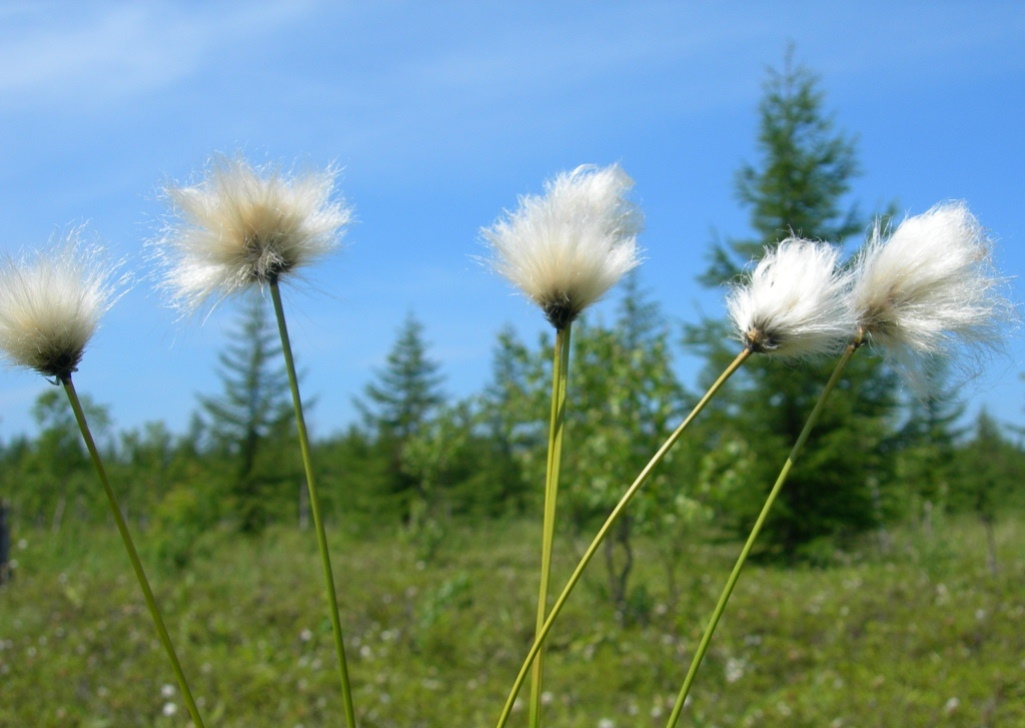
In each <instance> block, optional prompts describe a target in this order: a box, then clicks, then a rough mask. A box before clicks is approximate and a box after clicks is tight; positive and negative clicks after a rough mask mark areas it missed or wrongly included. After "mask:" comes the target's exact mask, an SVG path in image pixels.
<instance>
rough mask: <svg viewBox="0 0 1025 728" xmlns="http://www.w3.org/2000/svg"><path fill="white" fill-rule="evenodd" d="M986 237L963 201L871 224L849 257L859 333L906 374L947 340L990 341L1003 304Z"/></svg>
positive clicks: (996, 334)
mask: <svg viewBox="0 0 1025 728" xmlns="http://www.w3.org/2000/svg"><path fill="white" fill-rule="evenodd" d="M991 247H992V246H991V243H990V241H989V239H988V238H987V236H986V233H985V231H984V230H983V229H982V226H981V225H980V224H979V222H978V220H976V219H975V217H974V216H973V215H972V214H971V212H969V210H968V207H967V206H966V205H965V204H964V203H963V202H950V203H944V204H940V205H937V206H936V207H933V208H932V209H931V210H929V211H928V212H926V213H924V214H922V215H917V216H915V217H910V218H908V219H906V220H904V222H902V223H901V224H900V225H899V226H898V227H897V229H896V230H895V231H894V232H893V234H892V235H891V236H890V237H889V239H887V240H885V241H884V240H883V239H882V232H881V231H880V229H879V227H878V226H877V227H876V229H875V231H874V232H873V234H872V237H871V239H870V240H869V242H868V243H867V245H866V246H865V249H864V250H863V251H862V252H861V253H860V255H859V256H858V259H857V262H856V268H857V271H856V275H857V279H856V282H855V284H854V288H853V291H852V299H853V307H854V311H855V314H856V316H857V317H858V326H859V327H860V329H861V331H862V334H863V336H864V337H865V338H866V339H867V340H868V341H869V342H871V343H872V344H874V345H876V346H878V347H880V348H881V349H882V350H883V351H884V352H886V353H887V354H888V355H890V356H892V357H893V358H894V359H895V360H896V361H897V362H898V363H899V364H902V365H904V367H905V368H906V370H907V371H908V373H909V374H911V376H912V379H913V380H914V379H915V378H916V377H917V374H916V370H917V369H919V368H920V366H921V363H924V362H927V361H928V360H929V359H930V358H934V357H936V356H938V355H945V354H949V353H950V350H951V347H954V346H967V347H969V348H972V347H977V346H980V345H993V344H995V343H996V342H997V341H999V338H1000V331H999V328H1000V324H1001V323H1002V322H1003V321H1005V320H1006V319H1007V318H1008V317H1009V316H1010V314H1011V310H1012V309H1011V306H1010V304H1009V303H1008V301H1007V300H1006V299H1005V298H1004V297H1003V296H1001V295H1000V292H999V289H1000V288H1001V281H1000V279H999V278H997V277H996V276H995V275H994V273H993V270H992V263H991Z"/></svg>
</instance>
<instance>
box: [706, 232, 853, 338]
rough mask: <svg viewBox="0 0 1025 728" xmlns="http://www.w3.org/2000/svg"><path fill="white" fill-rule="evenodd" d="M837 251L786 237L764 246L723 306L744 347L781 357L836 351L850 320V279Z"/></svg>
mask: <svg viewBox="0 0 1025 728" xmlns="http://www.w3.org/2000/svg"><path fill="white" fill-rule="evenodd" d="M839 255H840V253H839V251H838V250H837V249H836V248H835V247H834V246H832V245H828V244H826V243H815V242H811V241H808V240H801V239H800V238H788V239H786V240H784V241H783V242H781V243H779V245H777V246H776V248H775V249H771V250H767V251H766V253H765V256H764V257H763V258H762V259H761V261H759V263H758V265H757V266H756V267H755V269H754V271H753V272H752V273H751V275H750V276H749V278H748V279H747V280H746V281H744V282H743V283H741V284H738V285H736V286H734V288H733V289H732V290H731V291H730V293H729V295H728V297H727V299H726V305H727V309H728V310H729V314H730V318H731V319H732V320H733V325H734V326H735V327H736V330H737V332H738V334H739V336H740V340H741V341H742V342H743V343H744V346H746V347H747V348H748V349H750V350H751V351H753V352H757V353H763V354H773V355H777V356H781V357H786V358H800V357H806V356H815V355H819V354H829V353H835V352H836V351H838V350H839V349H841V348H843V347H844V346H845V345H846V344H847V343H849V342H850V341H851V339H852V338H853V335H854V331H855V319H854V315H853V313H852V311H851V308H850V304H849V298H848V295H847V294H848V289H849V281H850V278H849V276H848V275H847V274H844V273H842V272H840V271H838V270H837V261H838V259H839Z"/></svg>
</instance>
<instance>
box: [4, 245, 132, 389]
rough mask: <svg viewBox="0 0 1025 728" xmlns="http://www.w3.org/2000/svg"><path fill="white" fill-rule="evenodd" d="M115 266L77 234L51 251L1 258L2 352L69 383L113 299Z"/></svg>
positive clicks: (115, 286)
mask: <svg viewBox="0 0 1025 728" xmlns="http://www.w3.org/2000/svg"><path fill="white" fill-rule="evenodd" d="M116 268H117V266H112V265H111V264H110V263H109V261H107V260H106V258H105V257H104V255H103V253H102V251H101V250H100V248H98V247H95V246H88V245H84V244H82V243H80V242H79V240H78V231H74V232H71V233H69V234H68V235H67V236H66V237H65V238H64V239H63V240H61V241H59V242H58V243H56V244H55V245H53V246H51V248H50V249H48V250H44V251H37V252H35V253H34V254H29V255H26V256H23V257H22V258H21V259H20V260H16V259H14V258H12V257H9V256H6V257H3V258H0V353H2V354H3V356H4V357H5V358H6V359H7V360H8V361H9V362H10V363H11V364H15V365H17V366H23V367H28V368H29V369H35V370H36V371H38V372H40V373H41V374H44V375H46V376H48V377H56V378H58V379H66V378H67V377H70V376H71V373H72V372H74V371H75V370H76V369H77V368H78V364H79V362H80V361H81V359H82V354H83V352H84V351H85V347H86V344H88V343H89V339H90V338H92V335H93V333H94V332H95V331H96V327H97V325H98V324H99V321H100V317H101V316H102V315H103V314H104V313H105V312H106V311H107V309H109V308H110V306H111V305H112V304H113V302H114V300H115V297H116V296H115V289H116V288H117V283H116V282H115V281H113V279H112V275H113V273H114V271H115V270H116Z"/></svg>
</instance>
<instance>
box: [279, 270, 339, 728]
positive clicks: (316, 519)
mask: <svg viewBox="0 0 1025 728" xmlns="http://www.w3.org/2000/svg"><path fill="white" fill-rule="evenodd" d="M270 293H271V299H272V300H273V301H274V315H275V316H276V317H277V320H278V332H279V333H280V334H281V352H282V353H283V354H284V356H285V368H286V369H287V370H288V386H289V388H290V389H291V390H292V404H293V405H294V407H295V425H296V429H297V430H298V433H299V449H300V450H301V451H302V458H303V467H304V468H305V470H306V486H307V488H308V489H309V492H310V512H311V513H312V514H313V526H314V528H315V530H316V531H317V545H318V546H319V547H320V562H321V565H322V566H323V570H324V583H325V587H326V589H327V602H328V612H329V614H330V617H331V630H332V632H333V633H334V639H335V652H336V653H337V655H338V674H339V677H340V679H341V683H342V701H343V702H344V704H345V720H346V723H347V725H348V726H349V728H355V726H356V711H355V708H354V707H353V702H352V688H351V687H350V685H349V668H348V664H347V663H346V661H345V642H344V639H343V637H342V623H341V619H340V617H339V616H338V596H337V594H336V592H335V580H334V574H333V573H332V571H331V554H330V552H329V551H328V547H327V535H326V534H325V532H324V521H323V520H322V519H321V516H320V497H319V496H318V495H317V482H316V479H315V478H314V474H313V461H312V460H311V459H310V439H309V436H308V435H307V434H306V420H305V419H304V418H303V406H302V399H301V398H300V397H299V379H298V377H297V376H296V373H295V361H294V360H293V358H292V346H291V344H290V343H289V339H288V327H287V326H286V325H285V310H284V307H283V306H282V305H281V290H280V288H279V287H278V282H277V280H276V279H275V280H272V281H271V282H270Z"/></svg>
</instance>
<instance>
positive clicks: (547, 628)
mask: <svg viewBox="0 0 1025 728" xmlns="http://www.w3.org/2000/svg"><path fill="white" fill-rule="evenodd" d="M750 355H751V351H750V350H749V349H744V350H743V351H741V352H740V353H739V354H738V355H737V358H736V359H734V360H733V361H732V362H731V363H730V365H729V366H728V367H726V369H725V370H724V371H723V373H722V374H720V375H719V378H718V379H716V380H715V382H714V383H713V384H712V386H711V387H709V389H708V391H707V392H705V394H704V396H703V397H702V398H701V399H700V400H699V401H698V403H697V404H696V405H694V409H692V410H691V412H690V414H688V415H687V418H686V419H685V420H684V421H683V422H682V423H681V424H680V426H679V427H677V428H676V430H675V431H673V434H671V435H670V436H669V438H668V439H667V440H666V441H665V442H664V443H663V444H662V447H660V448H659V449H658V452H656V453H655V454H654V455H653V456H652V458H651V460H649V461H648V464H647V465H645V466H644V469H643V470H641V472H640V474H639V475H638V476H637V478H636V480H634V482H633V484H632V485H631V486H630V487H629V488H627V490H626V492H625V493H624V494H623V496H622V497H621V498H620V499H619V503H617V504H616V507H615V508H613V509H612V512H611V513H610V514H609V516H608V518H606V519H605V523H604V524H603V525H602V527H601V528H600V529H599V530H598V533H597V535H595V537H594V540H593V541H591V545H590V546H588V547H587V550H586V551H585V552H584V555H583V556H582V557H581V559H580V563H578V564H577V566H576V569H574V571H573V574H572V575H571V576H570V578H569V581H568V582H566V586H565V587H564V588H563V590H562V593H561V594H559V598H558V599H556V600H555V604H554V605H553V606H552V611H551V613H550V614H549V615H548V618H547V619H546V620H545V622H544V624H543V625H542V627H541V628H540V629H539V630H538V631H537V636H536V637H535V638H534V644H533V645H532V646H531V648H530V651H529V652H527V656H526V658H525V659H524V660H523V665H522V667H520V672H519V674H518V675H517V676H516V680H515V681H514V682H513V686H512V690H510V691H509V697H508V699H507V700H506V703H505V707H504V708H503V710H502V714H501V716H500V717H499V719H498V726H497V728H503V726H505V724H506V722H507V721H508V720H509V715H510V714H511V713H512V707H513V703H514V702H515V701H516V695H517V694H518V693H519V691H520V688H521V687H522V685H523V681H524V680H525V679H526V676H527V671H528V670H529V669H530V666H531V664H532V663H533V662H534V658H535V657H537V656H538V654H539V653H540V651H541V649H542V646H543V644H544V640H545V638H546V637H547V636H548V633H549V632H551V630H552V625H553V624H555V619H556V618H557V617H558V616H559V613H560V612H561V611H562V608H563V606H564V605H565V604H566V600H567V599H569V595H570V593H571V592H572V591H573V588H574V587H575V586H576V585H577V582H579V581H580V577H581V576H582V575H583V573H584V569H586V568H587V565H588V564H589V563H590V562H591V559H592V558H593V557H594V554H595V553H596V552H597V551H598V547H599V546H600V545H601V544H602V542H603V541H604V540H605V537H606V536H607V535H608V532H609V531H610V530H611V529H612V526H613V525H614V524H615V522H616V521H617V520H618V519H619V516H620V515H621V514H622V513H623V511H624V510H625V509H626V507H627V505H628V504H629V503H630V501H631V500H632V499H633V497H634V495H636V493H637V491H638V490H639V489H640V487H641V486H642V485H643V484H644V483H645V481H646V480H647V479H648V476H649V475H651V472H652V471H653V470H654V469H655V467H656V466H658V464H659V463H661V462H662V460H663V459H664V458H665V456H666V453H667V452H669V450H670V449H671V448H672V447H673V445H675V444H676V441H677V440H679V439H680V436H681V435H683V432H684V430H686V429H687V427H688V426H689V425H690V423H691V422H693V421H694V419H695V418H696V417H697V416H698V415H699V414H700V413H701V411H702V410H703V409H705V406H706V405H707V404H708V403H709V402H710V401H711V399H712V398H713V397H714V396H715V395H716V394H717V393H718V392H719V389H720V388H721V387H722V386H723V385H724V384H725V383H726V380H728V379H729V378H730V377H731V376H732V375H733V373H734V372H736V371H737V369H739V368H740V365H741V364H743V363H744V361H745V360H746V359H747V358H748V357H749V356H750Z"/></svg>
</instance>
